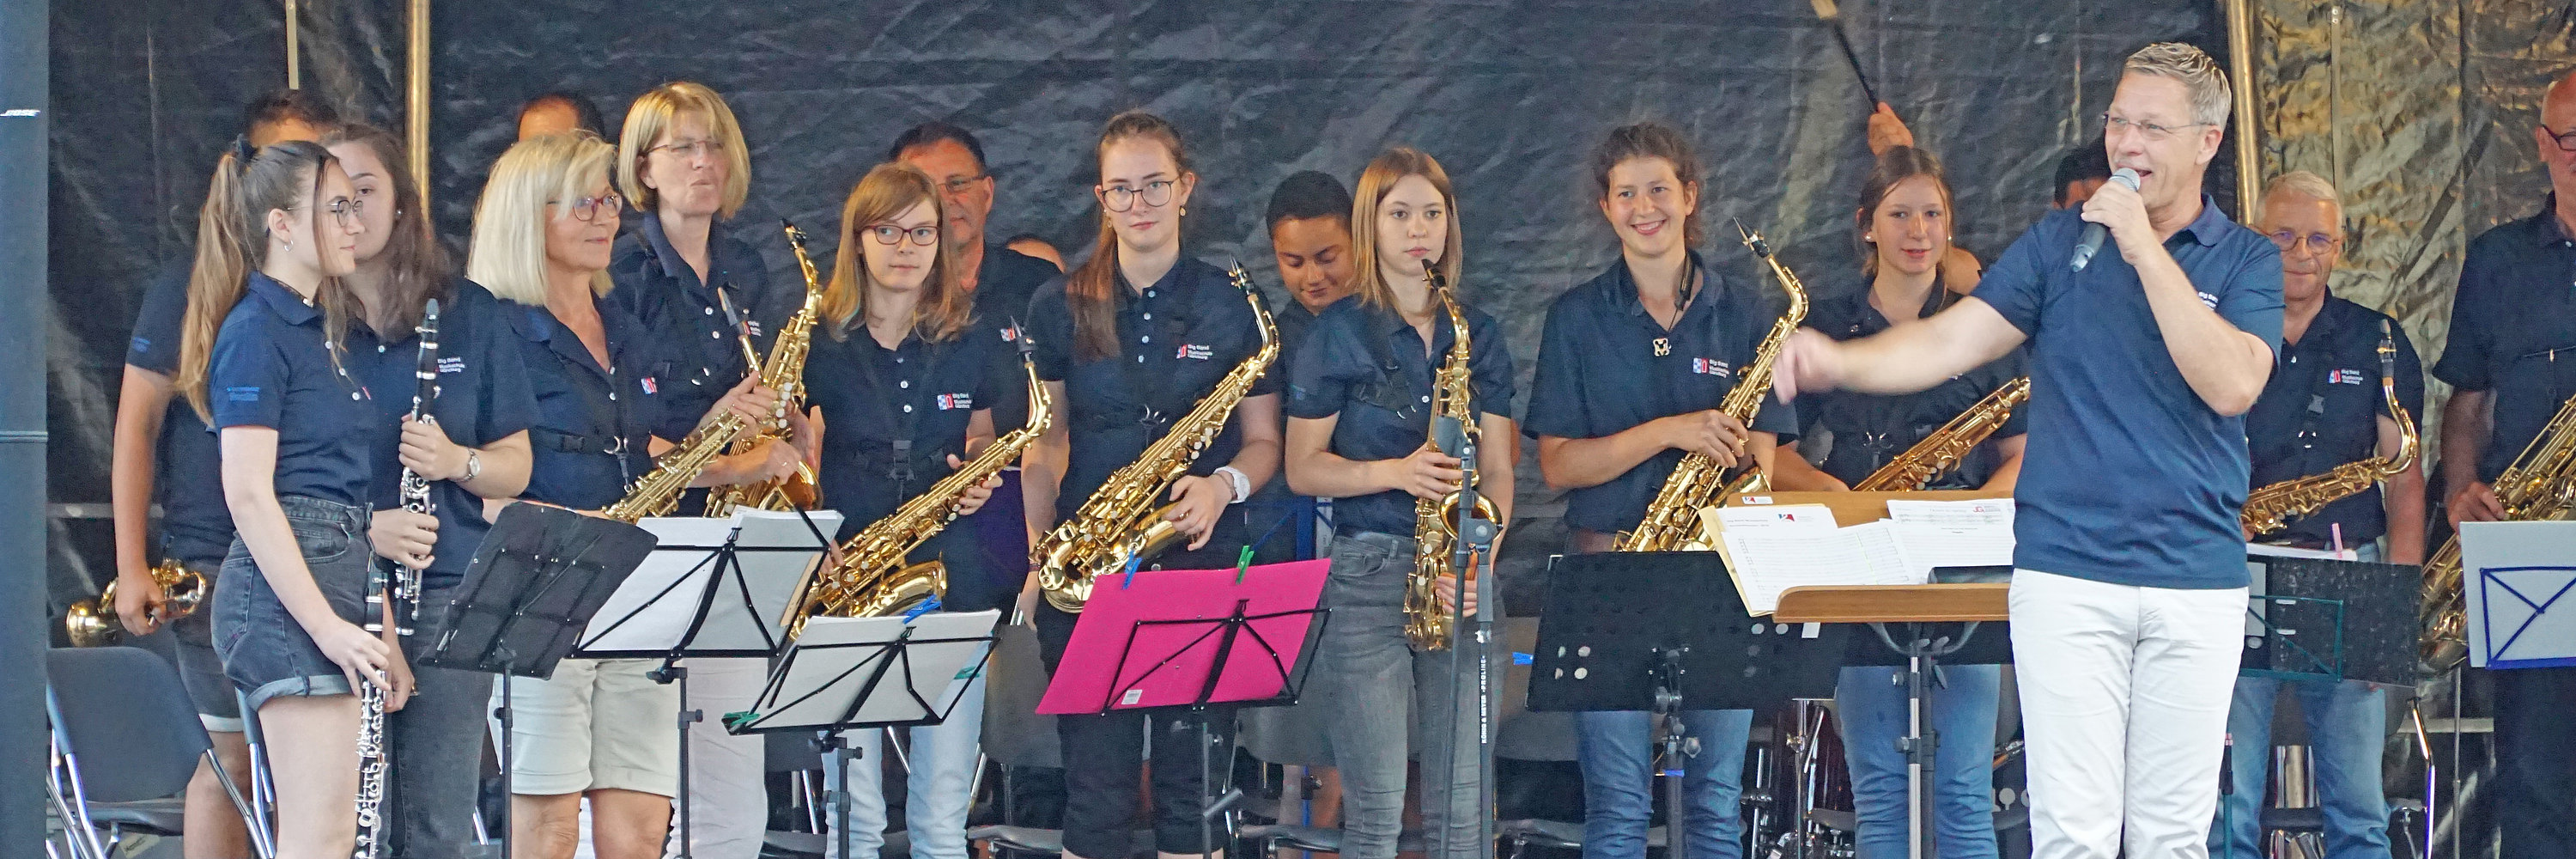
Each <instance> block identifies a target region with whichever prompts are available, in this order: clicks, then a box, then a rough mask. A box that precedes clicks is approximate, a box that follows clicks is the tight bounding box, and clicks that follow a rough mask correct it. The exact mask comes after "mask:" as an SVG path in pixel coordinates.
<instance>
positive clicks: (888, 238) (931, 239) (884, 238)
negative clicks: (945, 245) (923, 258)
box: [868, 224, 939, 247]
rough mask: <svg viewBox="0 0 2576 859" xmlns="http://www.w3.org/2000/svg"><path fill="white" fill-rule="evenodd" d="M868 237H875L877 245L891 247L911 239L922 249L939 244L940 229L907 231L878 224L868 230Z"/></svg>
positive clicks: (923, 228) (913, 228)
mask: <svg viewBox="0 0 2576 859" xmlns="http://www.w3.org/2000/svg"><path fill="white" fill-rule="evenodd" d="M868 235H869V236H872V237H875V239H876V240H877V244H881V245H891V244H894V243H896V242H900V241H903V240H904V238H905V237H910V238H911V239H912V243H913V244H916V245H920V246H922V247H929V246H931V245H934V244H937V243H938V242H939V228H938V227H912V228H909V229H906V228H904V227H898V226H895V225H893V224H877V225H875V226H872V227H869V228H868Z"/></svg>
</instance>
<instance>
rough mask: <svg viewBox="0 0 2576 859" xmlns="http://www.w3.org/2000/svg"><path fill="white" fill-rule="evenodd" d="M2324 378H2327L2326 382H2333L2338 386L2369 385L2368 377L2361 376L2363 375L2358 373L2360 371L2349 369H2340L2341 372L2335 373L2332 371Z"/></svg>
mask: <svg viewBox="0 0 2576 859" xmlns="http://www.w3.org/2000/svg"><path fill="white" fill-rule="evenodd" d="M2326 378H2327V380H2328V381H2331V382H2333V383H2335V384H2338V385H2367V384H2370V380H2369V378H2368V377H2365V376H2363V375H2362V374H2361V371H2360V370H2355V369H2350V368H2346V369H2342V370H2336V371H2334V372H2333V373H2330V374H2327V376H2326Z"/></svg>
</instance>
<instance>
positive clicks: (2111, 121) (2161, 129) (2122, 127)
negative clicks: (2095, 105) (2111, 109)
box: [2102, 113, 2215, 142]
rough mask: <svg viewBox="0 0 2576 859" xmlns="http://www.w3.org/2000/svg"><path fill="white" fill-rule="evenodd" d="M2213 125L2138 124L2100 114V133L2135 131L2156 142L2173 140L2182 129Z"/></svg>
mask: <svg viewBox="0 0 2576 859" xmlns="http://www.w3.org/2000/svg"><path fill="white" fill-rule="evenodd" d="M2214 124H2215V123H2208V122H2186V123H2182V124H2180V125H2161V124H2157V123H2153V122H2140V121H2137V120H2134V119H2130V118H2128V117H2125V116H2112V115H2111V114H2109V113H2104V114H2102V133H2104V134H2117V133H2119V132H2122V131H2127V130H2130V129H2135V130H2137V132H2138V133H2140V134H2144V135H2146V136H2147V139H2148V140H2154V141H2158V142H2162V141H2165V140H2171V139H2173V136H2174V135H2176V134H2180V133H2182V131H2183V129H2187V128H2199V127H2201V126H2204V125H2214Z"/></svg>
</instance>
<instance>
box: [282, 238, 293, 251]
mask: <svg viewBox="0 0 2576 859" xmlns="http://www.w3.org/2000/svg"><path fill="white" fill-rule="evenodd" d="M278 241H281V242H285V243H286V249H287V250H290V251H291V250H294V249H295V240H294V239H278Z"/></svg>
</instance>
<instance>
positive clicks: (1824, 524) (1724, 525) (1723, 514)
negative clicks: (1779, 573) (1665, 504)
mask: <svg viewBox="0 0 2576 859" xmlns="http://www.w3.org/2000/svg"><path fill="white" fill-rule="evenodd" d="M1708 510H1715V511H1717V521H1718V524H1719V525H1720V526H1721V527H1720V531H1721V533H1749V532H1756V531H1784V530H1785V531H1816V530H1823V531H1831V530H1834V529H1835V528H1838V527H1841V526H1840V525H1837V524H1835V522H1834V508H1831V507H1827V506H1825V505H1822V504H1788V505H1783V506H1779V507H1712V508H1707V509H1705V510H1702V511H1701V512H1702V513H1703V514H1705V513H1707V511H1708Z"/></svg>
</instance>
